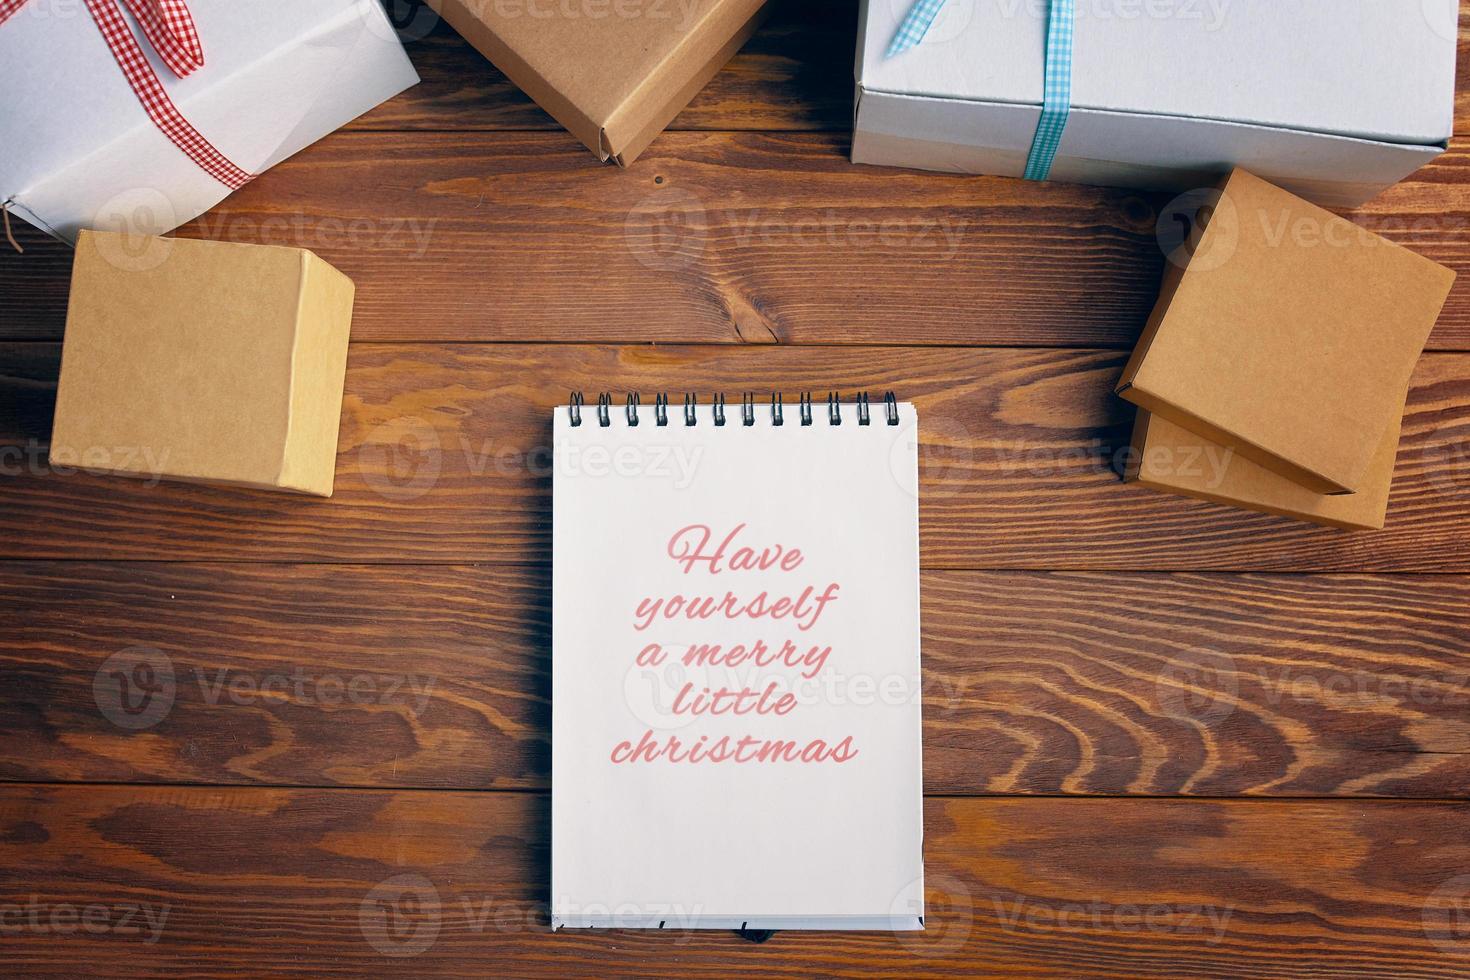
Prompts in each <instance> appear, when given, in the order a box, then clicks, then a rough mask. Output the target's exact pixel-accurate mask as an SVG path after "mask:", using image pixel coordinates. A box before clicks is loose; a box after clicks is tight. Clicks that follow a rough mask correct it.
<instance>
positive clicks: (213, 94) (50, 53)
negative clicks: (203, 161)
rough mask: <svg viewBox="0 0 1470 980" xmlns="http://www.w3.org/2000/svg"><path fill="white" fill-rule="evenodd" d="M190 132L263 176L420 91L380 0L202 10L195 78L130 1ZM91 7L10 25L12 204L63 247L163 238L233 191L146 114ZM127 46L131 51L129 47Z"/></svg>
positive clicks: (1, 58)
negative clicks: (151, 35)
mask: <svg viewBox="0 0 1470 980" xmlns="http://www.w3.org/2000/svg"><path fill="white" fill-rule="evenodd" d="M108 5H115V6H116V16H118V17H120V18H122V22H123V23H124V25H125V27H126V29H127V30H129V31H131V40H132V41H135V42H136V44H137V45H138V47H139V49H140V52H141V54H142V55H143V56H144V57H146V67H144V68H143V70H142V74H143V75H146V74H147V70H148V69H149V68H151V71H152V75H153V76H155V77H156V79H157V82H158V84H159V85H161V86H162V89H163V90H164V92H165V93H166V95H167V98H168V99H169V100H170V101H171V102H172V103H173V105H174V106H175V107H176V108H177V110H178V113H179V115H180V116H181V117H182V119H183V121H184V122H185V123H186V124H187V125H190V126H192V127H193V128H194V129H195V130H197V131H198V133H199V134H200V135H201V137H202V138H203V139H204V140H206V141H207V142H208V144H210V145H212V146H213V147H214V148H215V149H216V150H217V151H218V152H219V153H220V154H222V155H223V156H224V157H225V158H227V162H228V163H230V164H233V165H234V166H235V168H237V169H238V170H243V171H244V172H245V173H246V174H247V175H248V174H259V173H262V172H264V171H266V170H268V169H270V168H271V167H273V166H275V165H276V164H278V163H280V162H281V161H282V160H284V159H286V158H287V157H289V156H292V155H293V154H295V153H296V152H298V151H300V150H302V149H304V148H305V147H306V146H308V145H310V144H311V143H314V142H316V141H317V140H318V139H320V138H322V137H323V136H326V135H327V134H328V133H330V132H332V131H333V130H336V129H338V128H339V127H341V126H343V125H345V124H346V123H347V122H349V121H351V120H352V119H354V118H356V117H357V116H360V115H362V114H363V113H365V112H367V111H368V110H369V109H371V108H373V107H374V106H376V105H378V104H379V103H381V102H383V101H385V100H387V99H389V98H391V97H392V96H394V95H396V94H397V93H399V92H401V91H403V90H404V89H406V88H408V87H409V86H411V85H413V84H414V83H415V82H417V81H418V74H417V73H416V72H415V71H414V68H413V65H412V64H410V63H409V60H408V56H407V55H406V54H405V52H404V50H403V44H402V42H401V41H400V40H399V39H398V37H397V35H396V34H395V33H394V31H393V27H392V25H391V24H390V23H389V21H388V19H387V15H386V14H385V12H384V10H383V8H382V6H381V5H380V3H379V2H378V0H311V2H310V3H301V2H292V3H277V2H272V0H187V8H188V10H189V12H190V14H191V15H192V19H193V21H194V25H195V27H196V29H197V33H198V35H199V41H200V46H201V48H202V50H203V64H202V66H200V67H197V68H196V69H194V70H193V71H192V73H191V74H188V75H187V77H179V76H178V75H177V74H176V73H175V72H174V71H173V70H171V69H170V67H169V66H168V65H167V64H165V63H164V61H163V60H162V59H161V58H160V56H159V54H158V52H157V51H156V50H155V49H154V48H153V46H152V44H151V42H150V41H149V40H148V38H147V36H146V35H145V33H144V32H143V31H142V29H141V28H140V27H139V25H138V24H137V22H136V21H134V20H133V19H132V17H131V15H129V14H128V13H126V11H125V10H124V7H123V5H122V4H119V3H117V0H102V3H101V4H99V9H102V10H108V9H111V8H110V7H109V6H108ZM94 16H95V15H94V14H93V13H92V12H90V11H89V7H88V6H87V5H85V4H82V3H74V2H70V0H27V2H24V3H23V4H22V5H21V6H20V7H19V8H18V9H15V10H14V11H13V13H11V15H10V17H9V19H8V20H3V21H0V88H3V89H4V91H5V92H6V97H5V99H4V100H3V101H0V201H5V202H8V203H9V205H10V210H11V211H12V212H14V213H15V214H17V215H19V216H21V217H23V218H25V219H26V220H27V221H29V222H30V223H31V224H33V225H36V226H37V227H38V228H40V229H41V230H43V231H46V232H48V233H50V234H52V235H54V236H56V237H58V238H62V239H65V240H67V241H75V240H76V236H77V233H78V232H79V231H80V230H81V229H83V228H92V229H99V230H111V231H132V232H137V233H142V234H163V233H164V232H166V231H170V230H172V229H174V228H176V227H178V226H179V225H181V224H183V223H185V222H187V221H189V220H192V219H193V218H196V217H198V216H199V215H200V214H203V213H204V212H205V211H207V210H209V209H210V208H212V207H214V206H215V205H216V204H218V203H219V202H220V201H222V200H224V199H225V197H227V196H228V195H229V193H230V186H228V185H227V184H225V183H223V182H221V180H219V179H217V178H216V177H214V176H211V174H210V172H208V171H207V170H206V169H204V168H203V167H201V166H200V164H199V163H196V162H195V160H194V159H191V158H190V157H189V156H188V155H186V153H185V152H184V151H183V150H181V149H180V147H179V146H178V145H176V144H175V143H174V142H173V141H172V140H171V139H170V138H169V137H168V136H165V135H164V133H163V131H162V129H161V128H160V127H159V125H158V124H156V123H155V122H154V121H153V120H152V119H151V118H150V117H149V116H148V114H147V113H146V112H145V111H144V109H143V106H142V103H141V102H140V100H139V96H138V95H137V94H135V92H134V91H133V89H132V87H131V85H130V82H129V80H128V78H127V76H125V75H124V73H123V71H122V70H121V69H120V68H119V65H118V60H117V55H115V54H114V53H113V49H112V48H111V47H110V46H109V44H108V42H107V41H105V40H104V38H103V35H102V32H101V30H100V29H99V22H98V21H95V20H94ZM118 43H120V44H122V45H123V46H126V44H127V39H124V40H123V41H120V42H118Z"/></svg>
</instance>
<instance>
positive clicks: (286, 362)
mask: <svg viewBox="0 0 1470 980" xmlns="http://www.w3.org/2000/svg"><path fill="white" fill-rule="evenodd" d="M353 294H354V287H353V284H352V281H351V280H350V279H348V278H347V277H346V276H344V275H343V274H342V273H341V272H338V271H337V270H336V269H334V268H333V267H332V266H330V265H328V264H327V263H326V262H324V261H322V260H321V259H320V258H318V257H317V256H316V255H314V254H313V253H311V252H308V251H306V250H304V249H297V248H286V247H281V246H269V245H238V244H229V243H223V242H206V241H194V240H189V239H175V238H151V237H144V236H133V235H123V234H117V233H112V232H88V231H84V232H82V234H81V236H80V238H79V240H78V242H77V249H76V258H75V263H74V267H73V272H72V285H71V298H70V305H69V308H68V311H67V321H66V336H65V340H64V342H63V345H62V358H61V380H60V383H59V385H58V390H57V398H56V418H55V424H54V426H53V429H52V436H51V461H52V465H53V467H55V468H58V469H59V468H61V467H70V468H76V469H82V470H85V471H88V472H94V471H95V472H108V473H117V474H120V475H127V476H135V477H143V478H147V479H154V480H159V479H167V480H183V481H188V482H194V483H216V484H222V485H227V486H241V487H253V488H260V489H276V490H292V491H297V492H300V493H306V494H313V495H316V496H323V497H329V496H331V494H332V481H333V474H334V471H335V467H336V458H337V432H338V425H339V422H340V420H341V415H342V385H343V378H344V375H345V371H346V364H347V340H348V333H349V330H350V328H351V322H352V300H353Z"/></svg>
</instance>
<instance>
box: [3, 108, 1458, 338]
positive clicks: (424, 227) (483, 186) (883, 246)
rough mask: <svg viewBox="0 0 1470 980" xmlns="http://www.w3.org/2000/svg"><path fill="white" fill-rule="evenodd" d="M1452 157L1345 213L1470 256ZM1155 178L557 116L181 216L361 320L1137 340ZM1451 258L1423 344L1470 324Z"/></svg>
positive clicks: (271, 183) (6, 295) (386, 155)
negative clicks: (636, 134)
mask: <svg viewBox="0 0 1470 980" xmlns="http://www.w3.org/2000/svg"><path fill="white" fill-rule="evenodd" d="M1467 169H1470V141H1465V140H1462V141H1457V142H1456V143H1455V145H1454V147H1453V149H1452V150H1451V152H1450V153H1448V154H1446V155H1445V156H1444V157H1442V158H1441V159H1440V160H1439V161H1437V162H1436V163H1434V164H1432V165H1430V166H1429V167H1426V168H1425V169H1423V170H1422V171H1420V172H1419V174H1417V175H1416V176H1415V177H1414V178H1413V179H1412V180H1409V181H1407V182H1405V183H1403V184H1401V185H1399V186H1398V187H1395V188H1393V189H1391V190H1389V191H1387V192H1385V193H1384V194H1383V195H1381V196H1380V197H1379V198H1378V199H1377V200H1376V201H1374V202H1373V203H1372V204H1370V205H1369V206H1367V207H1365V208H1362V209H1360V210H1359V211H1357V212H1356V213H1355V214H1354V215H1353V217H1354V220H1355V221H1357V222H1358V223H1359V224H1360V225H1362V226H1363V227H1365V228H1367V229H1369V230H1371V231H1375V232H1381V233H1382V234H1383V235H1385V236H1386V237H1387V238H1389V239H1390V240H1392V241H1396V242H1398V243H1400V244H1403V245H1406V246H1409V247H1411V248H1413V249H1415V250H1416V251H1419V252H1421V253H1423V254H1424V255H1427V256H1428V257H1430V258H1432V259H1435V260H1436V261H1439V262H1442V263H1445V264H1446V265H1449V266H1450V267H1452V268H1455V269H1456V270H1459V271H1461V272H1465V271H1466V270H1470V245H1467V242H1470V234H1467V231H1470V190H1467V186H1470V185H1467V184H1466V183H1465V177H1466V171H1467ZM365 187H371V188H372V193H371V194H365V193H363V189H364V188H365ZM1171 198H1172V195H1169V194H1145V193H1138V192H1132V191H1124V190H1114V189H1106V188H1096V187H1082V186H1073V185H1053V184H1036V183H1029V182H1026V181H1019V180H1011V179H1007V178H991V177H966V176H957V175H947V174H933V173H920V172H917V171H901V170H888V169H883V168H877V167H856V166H853V165H852V164H851V163H849V162H848V160H847V157H846V137H843V136H839V135H834V134H825V133H671V134H668V135H666V136H665V137H664V138H663V139H661V140H660V141H659V142H658V143H656V144H655V146H654V148H653V149H652V150H650V152H649V154H648V155H647V156H645V157H644V158H643V159H641V160H640V161H639V163H638V165H637V166H636V167H635V168H634V169H631V170H626V171H625V170H619V169H617V168H614V167H604V166H601V165H599V164H598V163H597V162H596V160H595V159H594V158H593V157H592V156H591V154H589V153H587V152H586V150H585V149H584V148H583V147H581V145H580V144H577V143H575V141H572V140H571V139H570V137H566V136H565V135H564V134H557V133H473V134H444V133H415V134H411V135H403V134H385V133H339V134H336V135H334V136H332V137H330V138H328V139H327V140H325V141H323V142H322V143H320V144H318V145H317V146H315V147H313V148H312V149H310V150H309V151H307V152H306V153H303V154H301V155H300V156H298V157H296V158H294V159H292V160H290V161H287V162H286V163H285V164H282V165H281V166H279V167H277V168H275V169H274V170H271V171H270V172H269V173H267V174H265V175H263V176H262V177H261V178H260V179H259V180H257V181H256V182H254V183H253V184H251V185H250V186H249V187H247V188H245V189H244V190H243V191H241V192H239V193H237V194H235V195H234V196H232V197H231V198H230V199H229V200H228V201H226V202H225V203H224V204H222V205H221V206H220V207H218V208H216V209H214V210H213V211H211V212H209V213H208V214H206V215H205V216H204V217H202V218H200V219H199V220H197V221H194V222H191V223H189V224H188V225H186V226H185V227H184V228H182V229H180V231H179V234H180V235H181V236H185V237H191V238H209V239H224V240H230V241H241V242H257V243H267V244H277V245H294V246H300V247H306V248H310V249H313V250H314V251H316V252H318V253H319V254H320V255H321V256H322V257H323V258H325V259H327V260H328V261H329V262H332V263H333V264H334V265H336V266H338V267H339V268H341V269H342V270H343V271H344V272H345V273H347V274H348V275H349V276H351V277H352V279H353V280H354V281H355V282H356V283H357V285H358V296H357V307H356V312H355V315H354V320H353V336H354V338H356V339H357V340H371V341H557V342H563V341H597V342H609V343H611V342H648V341H660V342H684V343H689V342H699V343H747V344H749V343H782V344H898V343H902V344H944V345H951V344H963V345H1003V346H1021V347H1047V346H1093V347H1115V348H1130V347H1132V345H1133V344H1134V342H1135V341H1136V339H1137V335H1138V332H1139V330H1140V329H1141V328H1142V325H1143V322H1144V320H1145V319H1146V318H1147V315H1148V312H1149V310H1150V309H1152V307H1153V304H1154V301H1155V299H1156V298H1157V293H1158V282H1159V276H1160V274H1161V270H1162V267H1163V264H1164V257H1163V253H1162V252H1161V250H1160V247H1159V244H1158V241H1157V239H1156V236H1155V228H1156V225H1157V223H1158V215H1159V211H1160V209H1161V208H1163V207H1165V206H1166V205H1167V203H1168V201H1169V200H1170V199H1171ZM21 237H22V240H23V243H24V244H25V245H26V246H27V248H28V252H27V254H25V255H23V256H18V255H13V254H0V339H3V338H10V339H55V338H57V337H59V336H60V333H61V330H62V327H63V321H64V314H65V302H66V286H67V277H68V275H69V263H70V253H69V251H68V250H67V249H66V248H65V247H64V246H61V245H58V244H56V243H48V242H43V241H41V239H40V236H39V235H38V234H34V233H30V232H22V236H21ZM1461 279H1462V282H1461V283H1459V284H1457V285H1456V287H1455V288H1454V290H1453V291H1452V293H1451V296H1450V299H1449V302H1448V304H1447V306H1446V309H1445V311H1444V313H1443V314H1442V315H1441V317H1440V320H1439V325H1438V327H1437V328H1436V330H1435V333H1434V335H1433V336H1432V338H1431V340H1430V346H1431V348H1432V349H1439V350H1466V349H1470V276H1462V277H1461Z"/></svg>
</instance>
